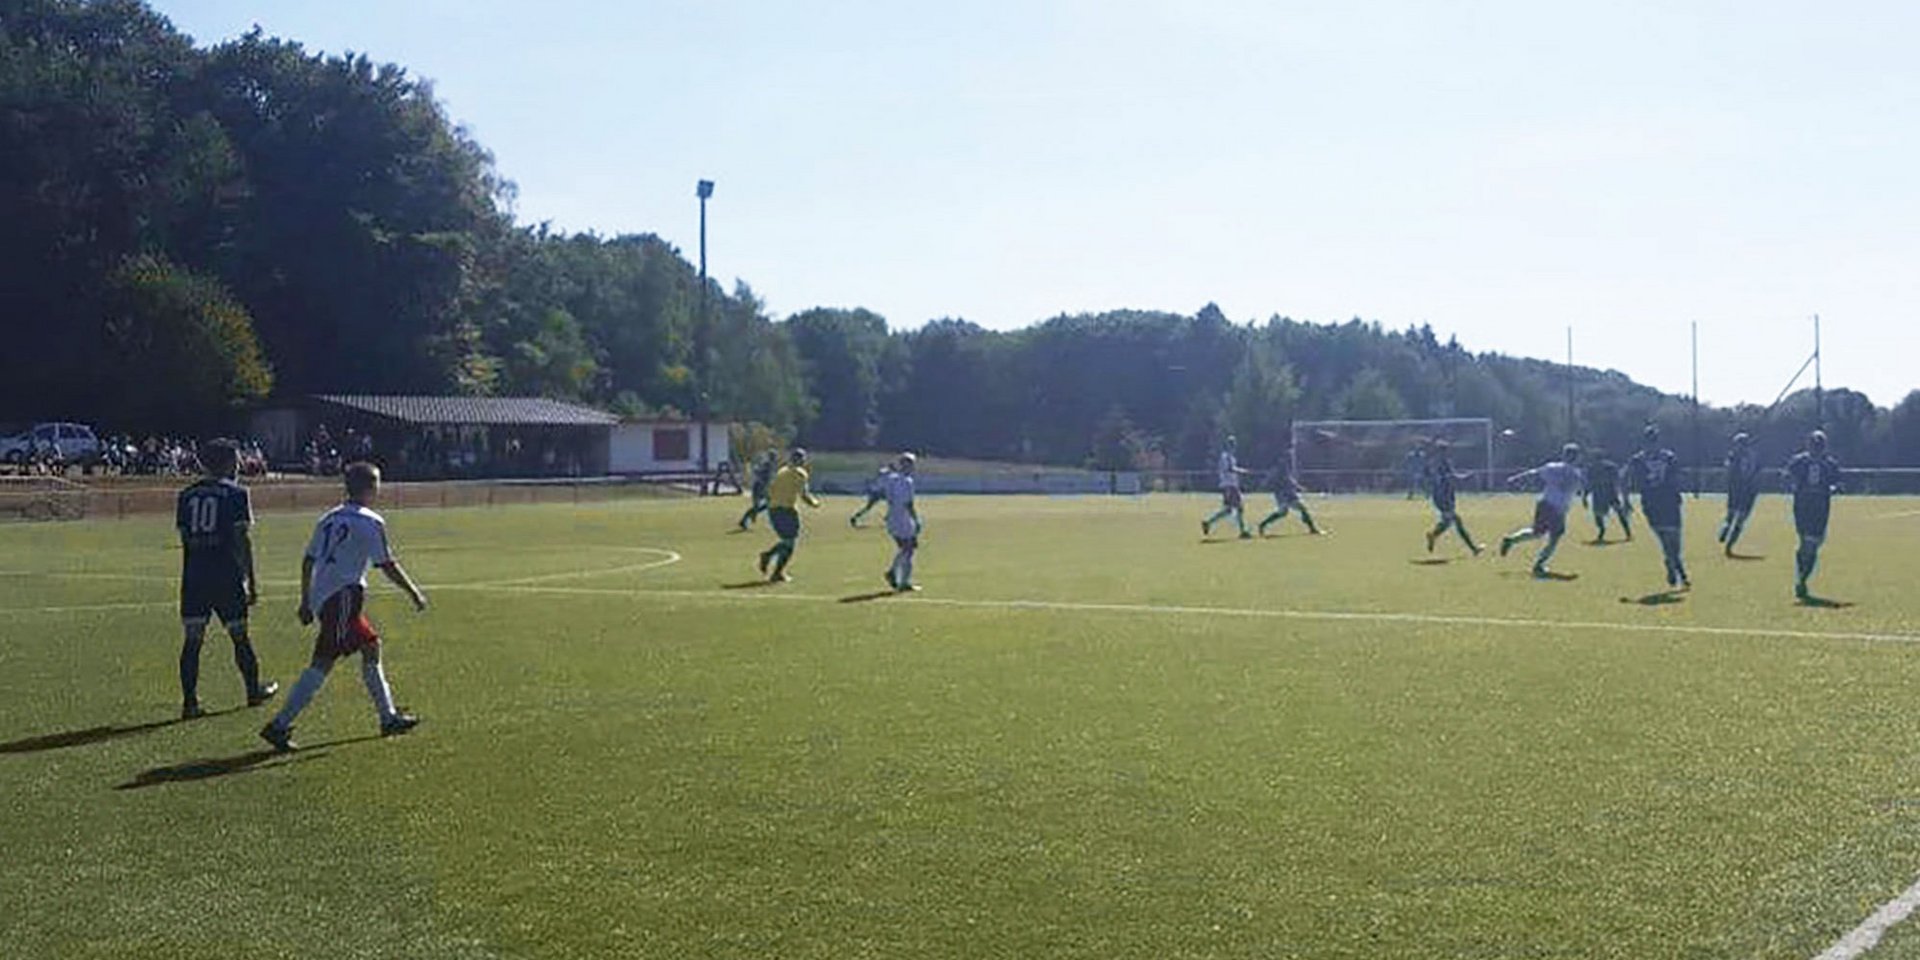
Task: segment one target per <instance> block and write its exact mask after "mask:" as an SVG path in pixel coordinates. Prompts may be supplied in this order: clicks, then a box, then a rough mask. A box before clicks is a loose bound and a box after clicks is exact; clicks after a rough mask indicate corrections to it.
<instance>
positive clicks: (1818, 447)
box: [1787, 430, 1841, 603]
mask: <svg viewBox="0 0 1920 960" xmlns="http://www.w3.org/2000/svg"><path fill="white" fill-rule="evenodd" d="M1840 479H1841V474H1840V461H1838V460H1835V459H1834V458H1833V455H1832V454H1830V453H1828V452H1827V434H1826V432H1825V431H1822V430H1815V431H1814V432H1812V433H1811V434H1808V435H1807V448H1806V449H1805V450H1802V451H1800V452H1799V453H1796V454H1794V455H1793V459H1792V460H1789V461H1788V462H1787V482H1788V483H1790V484H1791V485H1792V487H1793V527H1794V531H1795V532H1796V533H1798V534H1800V549H1799V551H1798V552H1796V553H1795V554H1794V556H1793V565H1794V572H1795V573H1796V574H1797V576H1796V577H1795V578H1794V583H1793V595H1794V596H1795V597H1797V598H1799V599H1800V601H1801V602H1803V603H1804V602H1806V601H1808V600H1811V599H1813V594H1812V593H1810V592H1808V590H1807V581H1808V580H1809V579H1811V578H1812V577H1813V568H1814V565H1815V564H1818V563H1819V562H1820V545H1821V544H1823V543H1825V542H1826V540H1827V518H1828V516H1829V515H1830V514H1831V513H1832V511H1833V495H1834V494H1835V493H1838V492H1840Z"/></svg>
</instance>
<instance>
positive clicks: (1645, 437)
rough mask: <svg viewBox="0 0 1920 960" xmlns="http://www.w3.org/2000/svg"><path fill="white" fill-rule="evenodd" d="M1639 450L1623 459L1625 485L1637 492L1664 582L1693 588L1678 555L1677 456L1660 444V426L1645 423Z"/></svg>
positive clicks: (1679, 526)
mask: <svg viewBox="0 0 1920 960" xmlns="http://www.w3.org/2000/svg"><path fill="white" fill-rule="evenodd" d="M1640 435H1641V440H1642V445H1641V448H1640V451H1639V452H1637V453H1635V454H1634V455H1633V458H1632V459H1631V460H1628V461H1627V480H1628V485H1629V486H1630V487H1631V488H1632V489H1634V490H1637V491H1639V493H1640V512H1641V513H1643V514H1645V515H1646V517H1647V526H1649V527H1652V528H1653V535H1654V536H1655V537H1656V538H1658V539H1659V541H1660V553H1661V556H1662V558H1663V559H1664V560H1665V562H1666V566H1667V586H1669V587H1679V588H1680V589H1683V590H1691V589H1693V581H1692V579H1690V578H1689V577H1688V576H1687V565H1686V562H1685V561H1684V560H1683V559H1681V556H1680V547H1681V539H1680V534H1681V523H1680V458H1679V457H1677V456H1675V455H1674V453H1673V451H1672V450H1669V449H1667V448H1665V447H1662V446H1661V445H1660V428H1659V427H1658V426H1655V425H1654V424H1651V423H1649V424H1647V426H1646V429H1644V430H1642V431H1641V434H1640Z"/></svg>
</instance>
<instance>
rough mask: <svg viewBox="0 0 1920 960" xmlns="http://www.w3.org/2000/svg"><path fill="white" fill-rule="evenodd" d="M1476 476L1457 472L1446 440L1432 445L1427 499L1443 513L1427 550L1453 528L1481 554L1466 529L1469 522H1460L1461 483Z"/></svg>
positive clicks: (1429, 550)
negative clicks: (1459, 486)
mask: <svg viewBox="0 0 1920 960" xmlns="http://www.w3.org/2000/svg"><path fill="white" fill-rule="evenodd" d="M1472 476H1473V474H1470V473H1455V472H1454V469H1453V451H1452V448H1451V447H1449V446H1448V444H1447V442H1446V441H1445V440H1437V441H1435V442H1434V444H1433V454H1432V455H1431V456H1430V457H1429V458H1428V460H1427V478H1426V484H1427V498H1428V499H1429V500H1431V501H1433V509H1434V512H1435V513H1437V514H1439V515H1440V522H1439V523H1436V524H1434V527H1433V529H1432V530H1428V531H1427V552H1428V553H1432V552H1433V545H1434V542H1435V541H1437V540H1439V539H1440V537H1441V536H1443V535H1444V534H1446V532H1447V531H1448V530H1454V531H1456V532H1458V533H1459V534H1460V540H1461V541H1462V542H1463V543H1465V544H1466V545H1467V549H1468V550H1472V551H1473V555H1474V556H1476V557H1477V556H1479V555H1480V545H1479V544H1477V543H1474V542H1473V535H1472V534H1470V533H1468V532H1467V525H1466V524H1464V523H1461V522H1460V513H1459V509H1458V508H1459V504H1458V499H1459V496H1458V485H1459V483H1460V481H1462V480H1466V479H1469V478H1471V477H1472Z"/></svg>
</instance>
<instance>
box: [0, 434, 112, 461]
mask: <svg viewBox="0 0 1920 960" xmlns="http://www.w3.org/2000/svg"><path fill="white" fill-rule="evenodd" d="M48 447H51V448H53V449H54V450H57V451H59V452H60V459H61V460H63V461H65V462H67V463H81V464H88V463H96V462H98V461H99V460H100V456H101V453H102V448H101V444H100V438H99V437H96V436H94V434H93V429H92V428H91V427H88V426H86V425H84V424H78V423H42V424H39V425H37V426H35V427H34V428H33V429H31V430H28V431H26V432H25V433H21V434H18V435H15V436H11V437H0V462H4V463H8V464H11V465H13V466H16V467H17V466H19V465H21V464H23V463H26V462H27V461H28V460H30V459H32V458H33V455H34V452H35V451H37V450H44V449H47V448H48Z"/></svg>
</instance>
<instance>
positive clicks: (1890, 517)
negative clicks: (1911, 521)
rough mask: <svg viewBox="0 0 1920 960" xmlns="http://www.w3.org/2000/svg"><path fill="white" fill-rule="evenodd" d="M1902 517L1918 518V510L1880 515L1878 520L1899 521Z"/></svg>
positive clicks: (1919, 514) (1919, 513) (1919, 511)
mask: <svg viewBox="0 0 1920 960" xmlns="http://www.w3.org/2000/svg"><path fill="white" fill-rule="evenodd" d="M1904 517H1920V510H1902V511H1900V512H1899V513H1883V514H1881V515H1880V517H1879V519H1881V520H1899V519H1902V518H1904Z"/></svg>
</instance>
